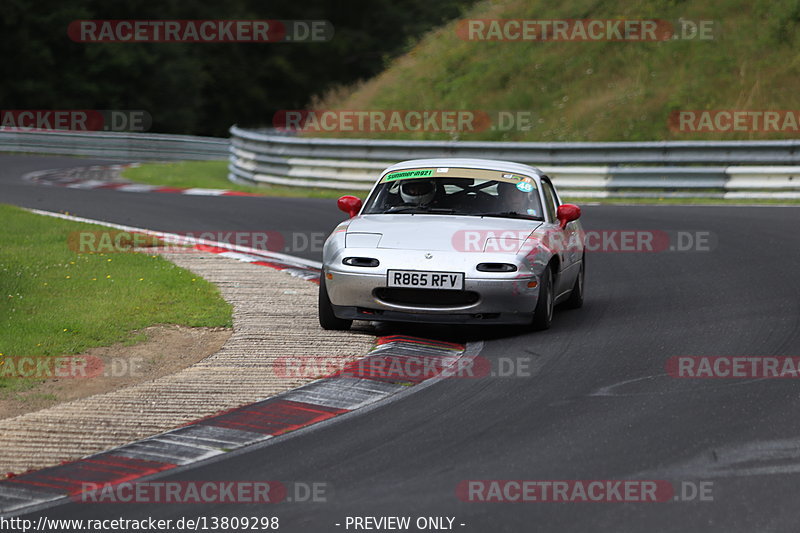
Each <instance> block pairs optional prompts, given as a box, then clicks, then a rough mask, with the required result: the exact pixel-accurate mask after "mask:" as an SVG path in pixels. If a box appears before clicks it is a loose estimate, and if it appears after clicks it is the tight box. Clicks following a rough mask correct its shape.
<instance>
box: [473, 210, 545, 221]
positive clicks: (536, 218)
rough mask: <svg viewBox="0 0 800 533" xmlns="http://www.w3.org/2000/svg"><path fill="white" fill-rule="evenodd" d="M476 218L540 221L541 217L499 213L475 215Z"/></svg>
mask: <svg viewBox="0 0 800 533" xmlns="http://www.w3.org/2000/svg"><path fill="white" fill-rule="evenodd" d="M475 216H476V217H500V218H524V219H525V220H542V218H541V217H537V216H535V215H529V214H527V213H517V212H516V211H503V212H501V213H475Z"/></svg>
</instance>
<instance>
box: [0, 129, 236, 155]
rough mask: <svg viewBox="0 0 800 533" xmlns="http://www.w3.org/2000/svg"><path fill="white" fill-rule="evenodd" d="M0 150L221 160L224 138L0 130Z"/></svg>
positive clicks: (225, 153)
mask: <svg viewBox="0 0 800 533" xmlns="http://www.w3.org/2000/svg"><path fill="white" fill-rule="evenodd" d="M0 151H2V152H23V153H34V154H61V155H82V156H91V157H98V158H103V159H113V160H127V161H164V160H184V159H195V160H203V159H225V158H226V157H227V155H228V139H220V138H216V137H195V136H191V135H164V134H150V133H110V132H76V131H57V130H53V131H41V130H27V131H26V130H21V129H6V128H0Z"/></svg>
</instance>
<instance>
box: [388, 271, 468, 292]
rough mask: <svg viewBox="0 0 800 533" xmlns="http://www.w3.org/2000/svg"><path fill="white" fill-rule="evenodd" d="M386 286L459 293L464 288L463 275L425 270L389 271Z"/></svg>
mask: <svg viewBox="0 0 800 533" xmlns="http://www.w3.org/2000/svg"><path fill="white" fill-rule="evenodd" d="M386 285H387V286H389V287H413V288H416V289H448V290H454V291H460V290H461V289H463V288H464V273H463V272H428V271H425V270H389V271H388V273H387V275H386Z"/></svg>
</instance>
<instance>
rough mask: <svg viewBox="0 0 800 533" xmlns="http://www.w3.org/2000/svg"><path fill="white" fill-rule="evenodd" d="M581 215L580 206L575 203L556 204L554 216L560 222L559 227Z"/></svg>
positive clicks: (564, 226)
mask: <svg viewBox="0 0 800 533" xmlns="http://www.w3.org/2000/svg"><path fill="white" fill-rule="evenodd" d="M580 217H581V208H580V207H578V206H577V205H575V204H561V205H560V206H558V211H557V212H556V218H557V219H558V221H559V222H560V224H559V225H560V226H561V229H564V228H566V227H567V224H569V223H570V222H572V221H573V220H578V219H579V218H580Z"/></svg>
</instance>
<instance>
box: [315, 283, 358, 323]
mask: <svg viewBox="0 0 800 533" xmlns="http://www.w3.org/2000/svg"><path fill="white" fill-rule="evenodd" d="M317 310H318V313H319V325H320V326H322V329H327V330H331V331H346V330H348V329H350V326H352V325H353V321H352V320H347V319H345V318H337V317H336V315H334V314H333V305H332V304H331V300H330V298H328V289H327V287H326V286H325V272H320V275H319V304H318V306H317Z"/></svg>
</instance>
